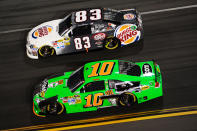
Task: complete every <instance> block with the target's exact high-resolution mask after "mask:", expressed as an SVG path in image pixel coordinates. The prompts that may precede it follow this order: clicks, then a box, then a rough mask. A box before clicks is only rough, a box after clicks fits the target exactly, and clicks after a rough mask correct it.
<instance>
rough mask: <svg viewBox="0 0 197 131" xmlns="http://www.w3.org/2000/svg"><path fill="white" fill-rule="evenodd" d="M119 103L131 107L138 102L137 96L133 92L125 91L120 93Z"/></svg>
mask: <svg viewBox="0 0 197 131" xmlns="http://www.w3.org/2000/svg"><path fill="white" fill-rule="evenodd" d="M118 103H119V104H120V105H121V106H126V107H130V106H132V105H134V104H135V103H136V97H135V95H134V94H132V93H123V94H121V95H120V97H119V99H118Z"/></svg>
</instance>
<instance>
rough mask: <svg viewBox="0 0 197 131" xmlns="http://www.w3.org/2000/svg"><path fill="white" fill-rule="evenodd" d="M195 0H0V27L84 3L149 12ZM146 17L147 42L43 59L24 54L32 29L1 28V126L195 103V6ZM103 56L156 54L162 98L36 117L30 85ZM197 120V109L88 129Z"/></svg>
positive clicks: (26, 23) (27, 24)
mask: <svg viewBox="0 0 197 131" xmlns="http://www.w3.org/2000/svg"><path fill="white" fill-rule="evenodd" d="M193 4H197V2H196V1H195V0H173V1H171V0H165V1H164V0H149V1H147V0H141V1H139V0H121V1H118V0H108V1H105V0H100V1H96V0H67V1H63V0H56V1H48V0H40V1H38V0H17V1H13V0H6V1H0V32H2V31H8V30H15V29H25V28H31V27H34V26H35V25H38V24H40V23H42V22H45V21H49V20H52V19H57V18H62V17H63V16H65V14H67V13H69V12H71V11H72V10H75V9H79V8H85V7H98V6H101V7H110V8H115V9H128V8H132V7H136V8H137V9H138V10H139V11H140V12H146V11H152V10H159V9H166V8H172V7H179V6H187V5H193ZM142 17H143V23H144V30H145V36H144V45H139V46H136V47H133V48H131V47H128V48H122V49H119V50H117V51H97V52H90V53H88V54H86V53H81V54H77V55H64V56H58V57H55V58H51V59H47V60H42V61H34V60H30V59H28V58H27V57H26V54H25V43H26V35H27V32H28V31H19V32H13V33H3V34H0V104H1V105H0V129H10V128H17V127H24V126H31V125H39V124H46V123H54V122H62V121H70V120H80V119H86V118H96V117H100V116H108V115H109V116H110V115H114V114H124V113H128V112H129V113H130V112H140V111H148V110H153V109H166V108H172V107H182V106H192V105H197V82H196V79H197V76H196V74H197V44H196V43H197V8H190V9H184V10H176V11H170V12H160V13H155V14H146V15H143V16H142ZM104 59H123V60H131V59H132V60H133V61H146V60H152V59H156V60H157V63H158V64H159V65H160V67H161V71H162V75H163V90H164V98H163V102H159V103H158V102H157V104H146V105H145V106H143V108H137V109H136V110H126V109H125V110H124V111H123V110H118V109H114V108H112V109H111V108H110V109H109V110H105V111H100V112H99V113H98V112H90V113H81V114H73V115H69V116H67V117H59V118H50V119H46V118H44V119H41V118H37V117H34V115H33V113H32V97H31V96H32V90H33V86H34V85H35V84H36V83H38V82H39V81H40V80H41V79H42V78H44V77H45V76H48V75H50V74H53V73H58V72H64V71H70V70H75V69H76V68H78V67H79V66H81V65H83V64H85V63H86V62H89V61H96V60H104ZM196 121H197V120H196V115H193V116H186V117H184V119H183V117H174V118H163V119H160V120H157V119H156V120H147V121H140V122H135V123H121V124H117V125H113V128H112V126H102V127H95V128H94V127H91V128H88V129H89V130H92V129H94V130H101V129H102V130H109V129H110V130H111V129H113V130H118V129H119V130H121V129H124V130H131V129H132V130H147V129H152V130H156V129H157V130H158V128H160V127H162V126H165V127H166V130H174V129H175V130H176V129H177V130H180V131H181V130H184V131H188V130H192V131H195V130H197V125H196ZM172 124H173V125H172ZM120 127H121V128H120ZM139 127H140V128H139ZM153 127H155V128H153ZM184 127H185V128H184ZM186 127H187V128H186ZM78 130H80V129H78ZM82 130H86V128H84V129H82Z"/></svg>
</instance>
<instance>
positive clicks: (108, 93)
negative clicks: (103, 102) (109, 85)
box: [105, 90, 114, 96]
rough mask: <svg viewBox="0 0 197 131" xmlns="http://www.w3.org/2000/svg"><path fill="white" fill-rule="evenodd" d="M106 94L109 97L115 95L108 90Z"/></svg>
mask: <svg viewBox="0 0 197 131" xmlns="http://www.w3.org/2000/svg"><path fill="white" fill-rule="evenodd" d="M105 94H106V95H107V96H109V95H113V94H114V93H113V91H112V90H108V91H106V92H105Z"/></svg>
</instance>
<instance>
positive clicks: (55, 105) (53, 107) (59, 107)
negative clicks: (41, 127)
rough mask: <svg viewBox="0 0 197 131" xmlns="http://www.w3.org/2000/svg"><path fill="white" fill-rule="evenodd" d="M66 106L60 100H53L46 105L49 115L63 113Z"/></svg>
mask: <svg viewBox="0 0 197 131" xmlns="http://www.w3.org/2000/svg"><path fill="white" fill-rule="evenodd" d="M65 110H66V109H65V107H64V105H63V104H62V103H59V102H51V103H50V104H48V105H47V107H46V113H47V115H49V116H50V115H61V114H63V112H65Z"/></svg>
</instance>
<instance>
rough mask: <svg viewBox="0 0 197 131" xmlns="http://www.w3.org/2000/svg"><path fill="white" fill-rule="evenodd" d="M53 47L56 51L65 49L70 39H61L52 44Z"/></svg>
mask: <svg viewBox="0 0 197 131" xmlns="http://www.w3.org/2000/svg"><path fill="white" fill-rule="evenodd" d="M52 45H53V47H55V48H57V49H61V48H65V47H66V46H68V45H70V38H65V39H61V40H58V41H54V42H53V43H52Z"/></svg>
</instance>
